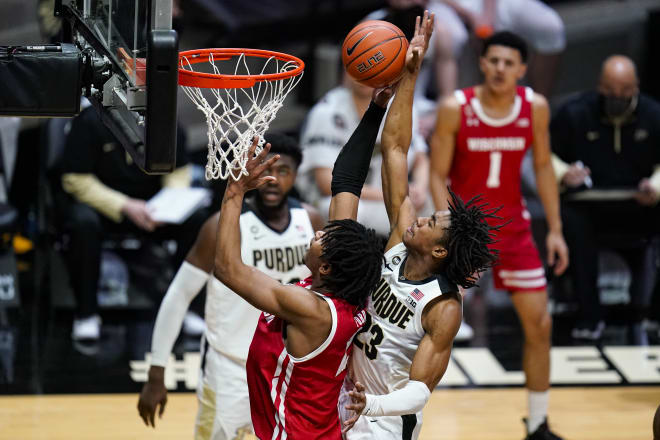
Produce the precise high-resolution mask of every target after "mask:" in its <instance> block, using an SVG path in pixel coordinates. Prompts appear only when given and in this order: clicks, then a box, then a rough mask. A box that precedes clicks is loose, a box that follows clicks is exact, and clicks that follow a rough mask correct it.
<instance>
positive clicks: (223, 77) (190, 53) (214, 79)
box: [179, 49, 305, 89]
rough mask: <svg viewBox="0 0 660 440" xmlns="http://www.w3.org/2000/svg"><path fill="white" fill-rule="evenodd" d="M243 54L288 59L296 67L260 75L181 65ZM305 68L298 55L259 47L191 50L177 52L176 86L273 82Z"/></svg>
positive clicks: (218, 86)
mask: <svg viewBox="0 0 660 440" xmlns="http://www.w3.org/2000/svg"><path fill="white" fill-rule="evenodd" d="M241 54H245V55H246V56H251V57H258V58H271V57H272V58H275V59H277V60H279V61H291V62H294V63H296V64H297V67H296V68H295V69H292V70H288V71H286V72H279V73H268V74H264V75H231V74H217V73H204V72H193V71H191V70H188V69H185V68H184V67H181V66H182V65H183V64H182V61H183V59H184V58H185V59H186V61H185V65H188V64H197V63H204V62H209V58H210V56H211V55H212V56H213V59H214V60H228V59H230V58H232V57H235V56H239V55H241ZM304 69H305V63H304V62H303V61H302V60H301V59H300V58H298V57H294V56H293V55H289V54H286V53H281V52H273V51H270V50H261V49H194V50H186V51H183V52H179V85H181V86H186V87H201V88H206V89H234V88H246V87H252V86H253V85H254V84H255V83H257V82H258V81H277V80H282V79H286V78H291V77H294V76H297V75H300V74H301V73H302V71H303V70H304Z"/></svg>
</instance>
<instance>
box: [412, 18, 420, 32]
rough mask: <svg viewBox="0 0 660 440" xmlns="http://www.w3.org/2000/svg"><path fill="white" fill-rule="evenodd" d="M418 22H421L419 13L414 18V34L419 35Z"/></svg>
mask: <svg viewBox="0 0 660 440" xmlns="http://www.w3.org/2000/svg"><path fill="white" fill-rule="evenodd" d="M420 23H421V21H420V17H419V15H418V16H417V18H415V34H414V35H419V29H420Z"/></svg>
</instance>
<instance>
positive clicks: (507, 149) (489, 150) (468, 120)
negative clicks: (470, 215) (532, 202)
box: [449, 87, 533, 232]
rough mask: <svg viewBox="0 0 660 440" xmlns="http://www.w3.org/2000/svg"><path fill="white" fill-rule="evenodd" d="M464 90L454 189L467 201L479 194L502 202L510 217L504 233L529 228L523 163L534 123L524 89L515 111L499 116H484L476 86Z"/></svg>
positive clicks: (452, 173) (495, 203) (519, 91)
mask: <svg viewBox="0 0 660 440" xmlns="http://www.w3.org/2000/svg"><path fill="white" fill-rule="evenodd" d="M462 92H463V94H464V96H465V101H464V102H462V103H461V125H460V129H459V130H458V133H457V135H456V144H455V151H454V158H453V161H452V166H451V171H450V173H449V177H450V179H451V188H452V190H453V191H454V192H455V193H456V194H458V195H459V196H460V197H461V198H462V199H463V200H464V201H466V202H467V201H468V200H469V199H470V198H472V197H474V196H476V195H478V194H481V195H483V196H484V197H485V199H486V201H488V202H489V203H490V205H491V206H499V205H503V208H502V210H501V211H500V212H499V213H498V215H500V216H502V217H504V218H505V219H507V220H509V219H511V223H510V224H508V225H507V226H506V227H505V228H504V229H506V231H504V229H503V231H504V232H507V231H513V230H521V229H527V228H528V227H529V219H528V218H526V216H525V215H524V214H523V212H524V211H525V206H524V201H523V198H522V194H521V192H520V166H521V162H522V160H523V157H524V155H525V153H526V152H527V150H528V149H529V148H530V146H531V145H532V141H533V129H532V127H533V123H532V122H533V121H532V103H531V101H530V100H528V96H527V93H526V88H525V87H517V89H516V99H515V103H514V106H513V108H512V113H511V115H510V116H509V117H507V118H502V119H499V120H497V119H491V118H489V117H488V116H484V112H483V110H482V109H481V104H480V102H479V100H478V99H477V98H476V96H475V90H474V87H470V88H467V89H464V90H462ZM530 95H531V93H530ZM516 110H518V111H517V115H516V114H514V113H515V112H516Z"/></svg>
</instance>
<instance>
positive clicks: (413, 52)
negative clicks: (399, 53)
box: [406, 11, 435, 72]
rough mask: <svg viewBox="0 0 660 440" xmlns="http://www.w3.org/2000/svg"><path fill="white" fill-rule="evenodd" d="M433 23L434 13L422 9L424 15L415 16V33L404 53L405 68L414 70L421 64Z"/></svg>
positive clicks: (427, 46)
mask: <svg viewBox="0 0 660 440" xmlns="http://www.w3.org/2000/svg"><path fill="white" fill-rule="evenodd" d="M434 23H435V14H432V13H431V14H429V11H424V17H417V19H416V20H415V35H414V36H413V38H412V40H410V44H409V45H408V52H407V53H406V69H408V71H410V72H414V71H416V70H418V69H419V67H420V66H421V65H422V59H423V58H424V54H425V53H426V50H427V49H428V48H429V41H430V40H431V35H432V34H433V28H434Z"/></svg>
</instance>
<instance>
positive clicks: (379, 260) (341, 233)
mask: <svg viewBox="0 0 660 440" xmlns="http://www.w3.org/2000/svg"><path fill="white" fill-rule="evenodd" d="M323 230H324V232H325V234H324V235H323V239H322V240H323V241H322V243H323V251H322V253H321V258H322V259H323V260H325V262H327V263H328V264H329V265H330V274H329V275H327V276H324V277H323V287H325V288H327V289H328V290H330V291H331V292H332V294H333V295H334V297H335V298H341V299H343V300H345V301H346V302H348V303H349V304H352V305H355V306H359V307H365V305H366V304H367V298H368V297H369V295H371V292H372V291H373V290H374V289H375V288H376V285H377V284H378V281H380V273H381V269H382V264H383V262H384V261H385V260H384V256H383V251H384V250H385V249H384V248H385V247H384V245H383V241H382V240H381V239H380V237H379V236H378V235H376V231H374V230H373V229H367V228H365V227H364V226H363V225H361V224H360V223H358V222H356V221H355V220H350V219H345V220H332V221H330V222H329V223H328V224H327V225H326V226H325V228H323Z"/></svg>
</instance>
